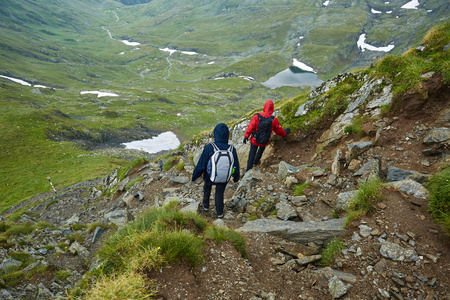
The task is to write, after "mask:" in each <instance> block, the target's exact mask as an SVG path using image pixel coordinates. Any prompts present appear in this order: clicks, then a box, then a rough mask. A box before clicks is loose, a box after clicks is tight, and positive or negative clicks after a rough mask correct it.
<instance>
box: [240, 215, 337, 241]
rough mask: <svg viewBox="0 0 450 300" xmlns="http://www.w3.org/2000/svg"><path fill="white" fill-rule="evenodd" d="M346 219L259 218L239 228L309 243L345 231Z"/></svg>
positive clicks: (330, 238) (329, 237)
mask: <svg viewBox="0 0 450 300" xmlns="http://www.w3.org/2000/svg"><path fill="white" fill-rule="evenodd" d="M343 224H344V219H333V220H328V221H323V222H293V221H282V220H270V219H258V220H255V221H250V222H247V223H245V224H244V226H242V227H241V228H239V229H237V230H238V231H241V232H259V233H268V234H272V235H275V236H279V237H281V238H284V239H287V240H290V241H293V242H296V243H301V244H307V243H308V242H311V241H323V242H328V241H330V240H332V239H333V238H334V237H336V236H339V235H341V234H343V233H344V228H343Z"/></svg>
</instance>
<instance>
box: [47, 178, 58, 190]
mask: <svg viewBox="0 0 450 300" xmlns="http://www.w3.org/2000/svg"><path fill="white" fill-rule="evenodd" d="M47 179H48V182H50V185H51V186H52V189H53V191H54V192H56V190H55V187H54V186H53V183H52V181H51V180H50V177H47Z"/></svg>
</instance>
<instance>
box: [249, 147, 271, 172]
mask: <svg viewBox="0 0 450 300" xmlns="http://www.w3.org/2000/svg"><path fill="white" fill-rule="evenodd" d="M265 149H266V147H261V146H256V145H253V144H252V143H250V151H249V152H248V160H247V171H248V170H250V169H251V168H253V166H256V165H258V164H259V162H260V160H261V157H262V155H263V153H264V150H265Z"/></svg>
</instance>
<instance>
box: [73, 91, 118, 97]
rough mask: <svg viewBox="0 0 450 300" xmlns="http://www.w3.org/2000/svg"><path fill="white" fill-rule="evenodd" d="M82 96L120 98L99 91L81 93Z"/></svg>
mask: <svg viewBox="0 0 450 300" xmlns="http://www.w3.org/2000/svg"><path fill="white" fill-rule="evenodd" d="M80 94H81V95H84V94H94V95H97V97H98V98H100V97H106V96H109V97H118V96H119V95H117V94H114V93H108V92H99V91H82V92H80Z"/></svg>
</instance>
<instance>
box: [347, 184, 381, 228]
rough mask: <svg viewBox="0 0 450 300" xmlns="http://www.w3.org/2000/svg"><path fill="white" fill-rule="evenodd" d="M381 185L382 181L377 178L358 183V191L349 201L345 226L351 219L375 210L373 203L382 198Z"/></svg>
mask: <svg viewBox="0 0 450 300" xmlns="http://www.w3.org/2000/svg"><path fill="white" fill-rule="evenodd" d="M381 187H382V183H381V181H380V180H378V179H372V180H369V181H366V182H364V183H361V184H360V186H359V190H358V193H357V194H356V196H355V198H354V199H353V200H352V201H351V202H350V205H349V213H348V215H347V218H346V221H345V226H348V225H349V224H350V223H351V222H352V221H353V220H355V219H358V218H359V217H360V216H363V215H365V214H368V213H371V212H373V211H374V210H375V203H377V202H379V201H381V199H382V195H381Z"/></svg>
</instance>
